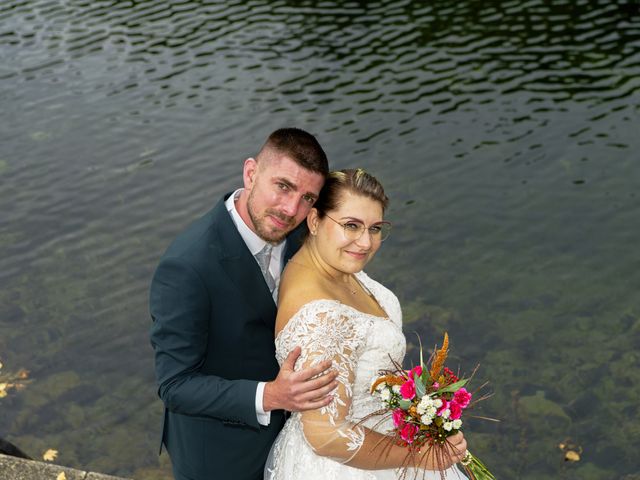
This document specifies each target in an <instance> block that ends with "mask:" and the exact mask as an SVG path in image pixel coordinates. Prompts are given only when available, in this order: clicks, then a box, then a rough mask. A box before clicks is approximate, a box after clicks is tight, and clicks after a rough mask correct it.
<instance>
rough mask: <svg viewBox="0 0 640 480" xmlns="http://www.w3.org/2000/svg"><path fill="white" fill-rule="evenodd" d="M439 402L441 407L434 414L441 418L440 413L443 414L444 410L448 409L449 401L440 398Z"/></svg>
mask: <svg viewBox="0 0 640 480" xmlns="http://www.w3.org/2000/svg"><path fill="white" fill-rule="evenodd" d="M441 400H442V406H441V407H440V408H439V409H438V411H437V412H436V415H440V416H442V412H444V411H445V410H446V409H448V408H449V406H450V405H451V404H450V403H449V400H445V399H444V398H442V399H441Z"/></svg>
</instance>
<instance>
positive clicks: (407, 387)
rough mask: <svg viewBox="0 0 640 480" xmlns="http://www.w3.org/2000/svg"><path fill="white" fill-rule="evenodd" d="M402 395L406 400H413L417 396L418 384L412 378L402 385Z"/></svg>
mask: <svg viewBox="0 0 640 480" xmlns="http://www.w3.org/2000/svg"><path fill="white" fill-rule="evenodd" d="M400 395H402V398H404V399H405V400H413V397H415V396H416V384H415V383H414V382H413V379H412V378H410V379H409V380H407V381H406V382H404V383H403V384H402V386H401V387H400Z"/></svg>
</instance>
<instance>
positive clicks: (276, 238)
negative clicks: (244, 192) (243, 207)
mask: <svg viewBox="0 0 640 480" xmlns="http://www.w3.org/2000/svg"><path fill="white" fill-rule="evenodd" d="M253 203H254V202H253V191H251V192H250V193H249V198H248V199H247V212H248V213H249V218H250V219H251V223H252V224H253V227H254V228H255V233H256V235H258V236H259V237H260V238H261V239H262V240H264V241H265V242H268V243H273V244H277V243H280V242H281V241H282V240H284V239H285V237H286V236H287V235H288V234H289V232H291V230H293V229H294V228H295V225H294V218H293V217H289V216H287V215H283V214H281V213H280V212H278V211H277V210H272V209H266V210H265V211H264V214H263V215H262V216H260V215H259V214H258V212H256V211H255V209H254V208H253V207H254V205H253ZM267 215H271V216H273V217H276V218H277V219H278V220H281V221H282V222H285V223H287V224H288V225H289V228H287V229H286V230H274V228H270V227H269V226H268V225H267V222H268V221H269V220H268V219H267V218H266V217H267Z"/></svg>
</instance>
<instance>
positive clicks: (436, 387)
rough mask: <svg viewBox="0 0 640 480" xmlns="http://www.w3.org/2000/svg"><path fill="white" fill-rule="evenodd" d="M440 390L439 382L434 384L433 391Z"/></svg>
mask: <svg viewBox="0 0 640 480" xmlns="http://www.w3.org/2000/svg"><path fill="white" fill-rule="evenodd" d="M439 388H440V384H439V383H438V382H433V389H434V390H438V389H439Z"/></svg>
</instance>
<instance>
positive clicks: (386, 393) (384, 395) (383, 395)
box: [380, 388, 391, 402]
mask: <svg viewBox="0 0 640 480" xmlns="http://www.w3.org/2000/svg"><path fill="white" fill-rule="evenodd" d="M380 398H381V399H382V400H384V401H385V402H388V401H389V399H390V398H391V392H390V391H389V389H388V388H385V389H384V390H383V391H382V393H380Z"/></svg>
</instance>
